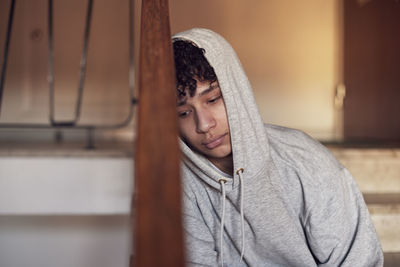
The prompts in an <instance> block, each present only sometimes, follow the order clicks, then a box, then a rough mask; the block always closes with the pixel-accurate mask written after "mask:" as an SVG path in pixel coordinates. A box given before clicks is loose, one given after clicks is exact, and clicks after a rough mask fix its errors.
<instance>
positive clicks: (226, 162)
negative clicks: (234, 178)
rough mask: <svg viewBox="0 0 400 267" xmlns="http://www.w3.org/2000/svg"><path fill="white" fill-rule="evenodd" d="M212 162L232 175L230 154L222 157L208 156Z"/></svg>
mask: <svg viewBox="0 0 400 267" xmlns="http://www.w3.org/2000/svg"><path fill="white" fill-rule="evenodd" d="M209 161H211V163H212V164H214V165H215V166H216V167H217V168H218V169H220V170H221V171H222V172H224V173H226V174H230V175H233V158H232V154H230V155H229V156H226V157H224V158H209Z"/></svg>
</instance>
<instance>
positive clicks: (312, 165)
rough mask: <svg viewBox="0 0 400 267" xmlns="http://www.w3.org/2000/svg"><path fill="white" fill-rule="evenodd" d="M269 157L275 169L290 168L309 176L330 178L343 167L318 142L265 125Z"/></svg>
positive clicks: (288, 130)
mask: <svg viewBox="0 0 400 267" xmlns="http://www.w3.org/2000/svg"><path fill="white" fill-rule="evenodd" d="M265 130H266V133H267V136H268V141H269V146H270V151H271V157H272V159H273V160H274V162H275V164H276V165H277V167H278V168H279V167H282V165H285V166H291V167H292V168H294V169H296V170H297V171H300V172H305V173H307V174H309V175H315V174H317V173H318V177H323V176H330V175H332V174H333V173H335V172H339V171H341V170H342V169H343V168H344V167H343V166H342V165H341V164H340V163H339V162H338V161H337V160H336V158H335V157H334V156H333V154H332V153H331V152H330V151H329V150H328V149H327V148H326V147H325V146H324V145H322V144H321V143H320V142H318V141H317V140H315V139H313V138H312V137H310V136H309V135H308V134H306V133H304V132H303V131H300V130H295V129H290V128H286V127H282V126H276V125H270V124H265Z"/></svg>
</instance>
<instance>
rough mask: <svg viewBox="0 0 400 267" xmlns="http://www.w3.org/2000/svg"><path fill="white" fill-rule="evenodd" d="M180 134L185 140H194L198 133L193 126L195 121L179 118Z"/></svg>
mask: <svg viewBox="0 0 400 267" xmlns="http://www.w3.org/2000/svg"><path fill="white" fill-rule="evenodd" d="M178 130H179V135H180V136H181V137H182V138H183V139H185V140H188V141H190V140H192V139H193V138H194V136H195V134H196V132H195V129H194V128H193V123H192V122H190V121H189V120H179V121H178Z"/></svg>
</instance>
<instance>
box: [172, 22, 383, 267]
mask: <svg viewBox="0 0 400 267" xmlns="http://www.w3.org/2000/svg"><path fill="white" fill-rule="evenodd" d="M173 47H174V54H175V64H176V75H177V90H178V99H177V114H178V121H179V123H178V124H179V132H180V136H181V140H182V141H181V149H182V152H183V164H182V178H183V188H184V192H183V193H184V195H183V198H184V223H185V231H186V244H187V252H188V253H187V254H188V255H187V258H188V262H189V263H191V264H193V265H207V266H216V265H218V264H220V265H223V266H224V265H226V266H246V265H249V266H316V265H324V266H339V265H340V266H382V265H383V257H382V250H381V247H380V244H379V240H378V238H377V235H376V232H375V229H374V227H373V224H372V222H371V219H370V216H369V213H368V210H367V208H366V205H365V203H364V200H363V198H362V195H361V193H360V191H359V189H358V188H357V186H356V184H355V182H354V180H353V178H352V177H351V175H350V173H349V172H348V171H347V170H346V169H345V168H344V167H343V166H342V165H341V164H340V163H338V162H337V160H336V159H335V158H334V157H333V156H332V155H331V153H329V151H328V150H327V149H325V148H324V147H323V146H321V145H320V144H319V143H318V142H316V141H314V140H313V139H311V138H310V137H309V136H307V135H305V134H304V133H302V132H300V131H297V130H292V129H287V128H283V127H279V126H272V125H264V124H263V122H262V120H261V117H260V115H259V113H258V110H257V106H256V104H255V101H254V98H253V95H252V91H251V87H250V84H249V82H248V80H247V77H246V75H245V73H244V71H243V69H242V67H241V64H240V62H239V60H238V58H237V56H236V54H235V52H234V51H233V49H232V48H231V47H230V45H229V44H228V43H227V42H226V41H225V40H224V39H223V38H222V37H221V36H219V35H218V34H216V33H214V32H212V31H209V30H205V29H192V30H190V31H186V32H183V33H180V34H177V35H175V36H174V38H173Z"/></svg>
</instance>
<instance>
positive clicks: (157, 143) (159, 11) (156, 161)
mask: <svg viewBox="0 0 400 267" xmlns="http://www.w3.org/2000/svg"><path fill="white" fill-rule="evenodd" d="M179 161H180V152H179V146H178V130H177V115H176V88H175V68H174V62H173V56H172V44H171V33H170V26H169V14H168V0H143V1H142V13H141V37H140V59H139V105H138V131H137V144H136V154H135V182H136V185H135V197H134V203H133V204H134V205H133V207H134V208H133V210H134V218H133V219H134V224H135V227H134V229H135V231H134V233H133V236H134V238H133V242H134V247H135V252H134V258H133V260H132V264H133V265H134V266H184V247H183V233H182V219H181V186H180V185H181V182H180V163H179Z"/></svg>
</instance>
